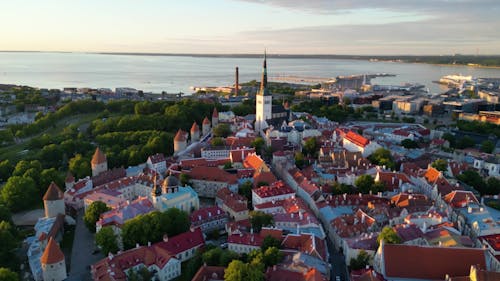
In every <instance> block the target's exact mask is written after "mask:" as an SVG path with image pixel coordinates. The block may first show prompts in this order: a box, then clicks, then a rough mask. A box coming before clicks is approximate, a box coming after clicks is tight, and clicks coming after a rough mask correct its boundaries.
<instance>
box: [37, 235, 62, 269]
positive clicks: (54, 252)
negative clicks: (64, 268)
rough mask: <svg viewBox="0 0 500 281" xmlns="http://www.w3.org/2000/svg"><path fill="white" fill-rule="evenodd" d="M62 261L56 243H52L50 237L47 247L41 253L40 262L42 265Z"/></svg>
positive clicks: (59, 249) (60, 252) (52, 240)
mask: <svg viewBox="0 0 500 281" xmlns="http://www.w3.org/2000/svg"><path fill="white" fill-rule="evenodd" d="M63 260H64V254H63V252H62V251H61V248H59V245H57V242H56V241H54V239H53V238H52V237H50V238H49V243H47V247H45V250H44V251H43V254H42V256H41V257H40V262H41V263H42V264H53V263H58V262H60V261H63Z"/></svg>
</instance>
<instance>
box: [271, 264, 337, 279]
mask: <svg viewBox="0 0 500 281" xmlns="http://www.w3.org/2000/svg"><path fill="white" fill-rule="evenodd" d="M265 278H266V280H267V281H327V280H328V279H326V277H324V276H323V275H321V273H320V272H319V271H318V270H317V269H316V268H314V267H310V268H309V269H308V270H307V271H305V272H302V271H294V270H292V269H290V270H289V269H286V268H282V267H277V266H275V267H269V268H268V269H267V271H266V277H265Z"/></svg>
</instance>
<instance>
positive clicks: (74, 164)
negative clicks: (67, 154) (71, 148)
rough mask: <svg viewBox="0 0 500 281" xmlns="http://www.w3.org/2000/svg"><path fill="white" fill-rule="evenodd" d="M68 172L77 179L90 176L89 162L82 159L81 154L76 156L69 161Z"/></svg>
mask: <svg viewBox="0 0 500 281" xmlns="http://www.w3.org/2000/svg"><path fill="white" fill-rule="evenodd" d="M69 170H70V171H71V173H72V174H73V175H74V176H75V178H77V179H82V178H84V177H86V176H90V175H91V172H92V170H91V169H90V161H89V160H88V159H85V158H83V156H82V155H81V154H77V155H75V157H73V158H71V159H70V160H69Z"/></svg>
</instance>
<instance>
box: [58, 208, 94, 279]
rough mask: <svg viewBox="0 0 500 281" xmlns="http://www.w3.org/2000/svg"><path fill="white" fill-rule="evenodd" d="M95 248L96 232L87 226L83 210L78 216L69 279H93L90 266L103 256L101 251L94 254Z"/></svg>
mask: <svg viewBox="0 0 500 281" xmlns="http://www.w3.org/2000/svg"><path fill="white" fill-rule="evenodd" d="M95 248H96V247H95V243H94V234H93V233H91V232H90V231H89V230H88V229H87V227H85V223H84V222H83V211H79V212H78V216H77V217H76V229H75V239H74V241H73V250H72V251H71V267H70V271H69V276H68V279H67V280H70V281H73V280H74V281H77V280H78V281H87V280H88V281H91V280H92V278H91V276H90V267H89V266H90V265H91V264H94V263H95V262H97V261H99V260H100V259H102V258H103V255H102V254H101V253H99V254H96V255H92V251H93V250H94V249H95Z"/></svg>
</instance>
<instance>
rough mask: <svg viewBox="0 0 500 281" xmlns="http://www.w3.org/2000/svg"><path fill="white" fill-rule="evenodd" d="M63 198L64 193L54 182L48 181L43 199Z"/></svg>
mask: <svg viewBox="0 0 500 281" xmlns="http://www.w3.org/2000/svg"><path fill="white" fill-rule="evenodd" d="M63 198H64V193H63V192H62V191H61V189H60V188H59V187H58V186H57V184H55V182H51V183H50V185H49V188H48V189H47V191H46V192H45V195H44V196H43V200H47V201H54V200H61V199H63Z"/></svg>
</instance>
